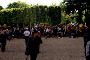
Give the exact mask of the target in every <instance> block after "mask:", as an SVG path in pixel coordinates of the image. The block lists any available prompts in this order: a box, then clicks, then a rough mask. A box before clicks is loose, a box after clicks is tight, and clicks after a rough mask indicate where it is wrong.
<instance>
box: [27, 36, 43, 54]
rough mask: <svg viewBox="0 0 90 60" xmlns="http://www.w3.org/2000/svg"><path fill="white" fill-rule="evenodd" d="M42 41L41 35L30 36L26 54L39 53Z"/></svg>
mask: <svg viewBox="0 0 90 60" xmlns="http://www.w3.org/2000/svg"><path fill="white" fill-rule="evenodd" d="M41 43H42V40H41V37H38V36H36V37H30V38H29V40H28V43H27V47H26V52H25V54H26V55H30V54H38V53H39V47H40V44H41Z"/></svg>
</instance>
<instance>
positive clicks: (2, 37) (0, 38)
mask: <svg viewBox="0 0 90 60" xmlns="http://www.w3.org/2000/svg"><path fill="white" fill-rule="evenodd" d="M0 43H1V51H2V52H5V50H6V49H5V48H6V33H5V30H1V31H0Z"/></svg>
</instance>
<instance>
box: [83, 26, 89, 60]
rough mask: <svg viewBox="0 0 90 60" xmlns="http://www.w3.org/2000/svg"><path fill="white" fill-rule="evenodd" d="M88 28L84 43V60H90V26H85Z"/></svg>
mask: <svg viewBox="0 0 90 60" xmlns="http://www.w3.org/2000/svg"><path fill="white" fill-rule="evenodd" d="M87 27H88V30H87V31H88V34H87V36H86V37H85V41H84V43H85V44H86V48H85V49H86V51H85V52H86V60H90V24H88V25H87Z"/></svg>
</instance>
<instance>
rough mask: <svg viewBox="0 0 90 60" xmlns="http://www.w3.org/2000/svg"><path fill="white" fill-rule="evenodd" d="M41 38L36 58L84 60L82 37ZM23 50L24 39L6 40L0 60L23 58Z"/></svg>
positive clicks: (45, 59) (40, 59) (42, 59)
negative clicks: (41, 42)
mask: <svg viewBox="0 0 90 60" xmlns="http://www.w3.org/2000/svg"><path fill="white" fill-rule="evenodd" d="M42 40H43V44H42V45H41V48H40V54H39V55H38V57H37V60H85V56H84V46H83V38H82V37H79V38H68V37H64V38H47V39H45V38H42ZM24 52H25V42H24V39H14V40H11V41H10V42H9V41H7V46H6V52H4V53H2V52H1V51H0V60H25V57H26V56H25V53H24ZM29 60H30V58H29Z"/></svg>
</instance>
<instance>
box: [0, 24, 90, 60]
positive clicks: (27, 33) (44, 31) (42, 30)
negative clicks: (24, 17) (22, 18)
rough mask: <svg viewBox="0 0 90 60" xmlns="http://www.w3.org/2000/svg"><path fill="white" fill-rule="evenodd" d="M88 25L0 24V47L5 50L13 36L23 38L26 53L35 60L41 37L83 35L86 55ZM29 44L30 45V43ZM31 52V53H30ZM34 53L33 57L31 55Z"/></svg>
mask: <svg viewBox="0 0 90 60" xmlns="http://www.w3.org/2000/svg"><path fill="white" fill-rule="evenodd" d="M88 36H89V35H88V26H87V25H86V24H78V23H69V24H59V25H55V26H51V25H41V24H37V25H35V26H31V27H29V26H25V27H23V28H20V27H15V26H7V25H3V26H1V25H0V47H1V51H2V52H5V47H6V42H7V40H9V41H10V40H12V39H13V38H24V39H25V45H26V52H25V54H26V55H31V57H32V58H31V60H36V57H37V54H38V53H39V47H40V44H41V43H42V40H41V37H45V38H46V39H47V38H50V37H52V38H53V37H55V38H63V37H69V38H72V37H73V38H78V37H84V47H85V55H86V56H87V53H86V52H87V49H88V48H87V45H88V46H89V43H88V44H87V42H88V40H89V39H90V38H89V37H88ZM30 44H31V45H30ZM32 52H33V53H32ZM33 55H34V57H33Z"/></svg>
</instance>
